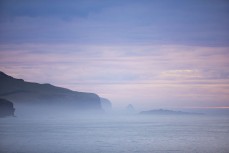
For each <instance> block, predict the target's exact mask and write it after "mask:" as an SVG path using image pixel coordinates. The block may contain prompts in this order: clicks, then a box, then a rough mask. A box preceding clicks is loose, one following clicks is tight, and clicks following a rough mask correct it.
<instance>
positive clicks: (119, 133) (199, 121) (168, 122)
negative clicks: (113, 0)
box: [0, 115, 229, 153]
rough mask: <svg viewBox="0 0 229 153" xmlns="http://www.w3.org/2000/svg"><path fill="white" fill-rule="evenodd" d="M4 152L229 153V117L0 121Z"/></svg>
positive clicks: (2, 119)
mask: <svg viewBox="0 0 229 153" xmlns="http://www.w3.org/2000/svg"><path fill="white" fill-rule="evenodd" d="M0 152H1V153H229V117H228V116H207V115H184V116H179V115H177V116H176V115H174V116H168V115H164V116H163V115H158V116H140V115H133V116H109V115H108V116H106V117H104V116H97V117H75V118H74V117H70V118H64V117H63V118H55V117H52V118H20V117H8V118H1V119H0Z"/></svg>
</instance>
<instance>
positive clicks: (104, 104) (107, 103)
mask: <svg viewBox="0 0 229 153" xmlns="http://www.w3.org/2000/svg"><path fill="white" fill-rule="evenodd" d="M100 102H101V106H102V109H103V110H105V111H106V112H110V111H111V110H112V104H111V102H110V101H109V100H108V99H106V98H100Z"/></svg>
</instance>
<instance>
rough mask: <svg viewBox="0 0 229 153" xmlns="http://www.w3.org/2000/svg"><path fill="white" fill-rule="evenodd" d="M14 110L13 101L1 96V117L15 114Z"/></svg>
mask: <svg viewBox="0 0 229 153" xmlns="http://www.w3.org/2000/svg"><path fill="white" fill-rule="evenodd" d="M14 111H15V109H14V106H13V103H12V102H10V101H8V100H6V99H2V98H0V117H7V116H14Z"/></svg>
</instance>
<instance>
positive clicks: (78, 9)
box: [0, 0, 229, 46]
mask: <svg viewBox="0 0 229 153" xmlns="http://www.w3.org/2000/svg"><path fill="white" fill-rule="evenodd" d="M1 3H2V6H1V10H2V12H1V13H0V14H1V17H0V32H1V36H0V42H1V43H9V42H13V43H15V42H17V43H25V42H31V43H34V42H36V43H45V42H46V43H60V42H67V43H79V44H83V43H84V44H101V45H105V44H127V43H128V44H177V45H180V44H184V45H200V46H227V45H228V41H229V38H228V32H229V30H228V27H229V19H228V12H227V10H228V8H229V3H228V2H226V1H210V2H207V1H172V2H171V1H163V2H161V1H147V0H145V1H89V0H88V1H20V2H19V1H11V0H9V1H2V2H1ZM54 3H55V5H54ZM15 4H17V5H15Z"/></svg>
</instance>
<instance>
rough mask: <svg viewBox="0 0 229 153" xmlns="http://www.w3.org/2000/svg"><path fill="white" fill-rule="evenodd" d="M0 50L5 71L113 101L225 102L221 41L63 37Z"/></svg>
mask: <svg viewBox="0 0 229 153" xmlns="http://www.w3.org/2000/svg"><path fill="white" fill-rule="evenodd" d="M0 50H1V51H0V69H1V70H2V71H4V72H6V73H8V74H10V75H13V76H15V77H17V78H23V79H25V80H27V81H32V82H40V83H52V84H54V85H58V86H63V87H66V88H70V89H73V90H77V91H88V92H95V93H98V94H99V95H101V96H104V97H107V98H110V99H111V100H112V101H114V105H116V106H119V107H120V106H122V105H123V104H124V103H129V102H131V103H133V104H135V105H142V106H143V105H144V106H152V107H159V106H163V105H164V106H165V105H166V106H168V105H171V106H173V105H174V106H184V107H185V106H193V107H194V106H196V105H198V106H208V104H209V105H210V104H211V106H213V105H214V101H219V103H220V106H226V105H228V103H227V99H228V98H229V97H228V95H229V75H228V74H229V71H228V66H229V61H228V58H229V55H228V53H227V52H226V51H227V50H228V48H227V47H194V46H175V45H173V46H171V45H168V46H166V45H164V46H160V45H158V46H155V45H152V46H148V45H142V46H138V45H135V46H132V45H125V46H116V45H114V46H111V45H106V46H101V45H97V46H96V45H94V46H88V45H82V46H80V45H76V44H65V43H64V44H58V45H57V44H40V45H37V44H24V45H22V44H18V45H16V44H15V45H3V46H0ZM49 50H50V52H49ZM114 93H115V94H114ZM139 101H141V103H140V102H139ZM167 103H169V104H167ZM198 103H199V104H198ZM219 103H215V105H214V106H219V105H218V104H219ZM139 107H140V106H139Z"/></svg>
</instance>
